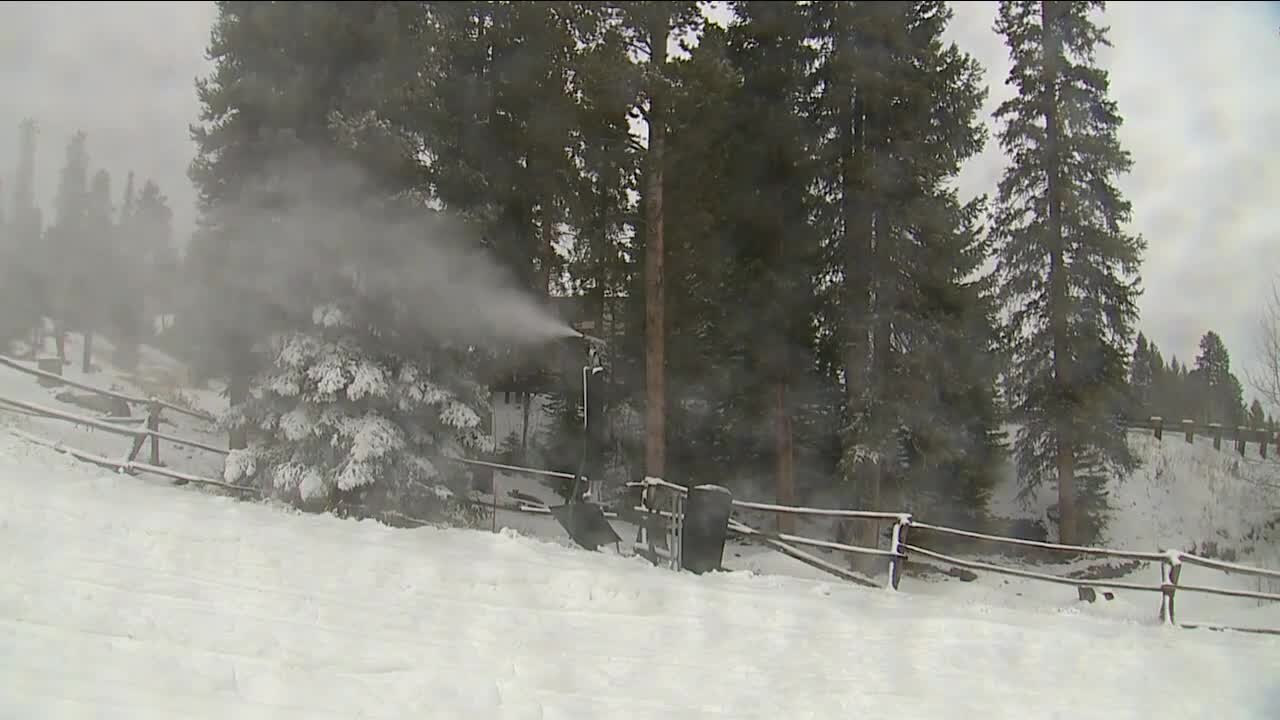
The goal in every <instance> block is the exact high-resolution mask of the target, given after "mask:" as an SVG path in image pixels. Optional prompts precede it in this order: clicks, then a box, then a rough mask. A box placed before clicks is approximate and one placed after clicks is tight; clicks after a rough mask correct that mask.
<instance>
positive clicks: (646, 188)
mask: <svg viewBox="0 0 1280 720" xmlns="http://www.w3.org/2000/svg"><path fill="white" fill-rule="evenodd" d="M617 7H618V9H619V10H620V15H621V24H622V28H623V32H624V36H625V37H626V39H627V41H628V42H629V43H630V44H631V46H632V47H633V48H634V49H635V50H637V51H639V53H640V54H641V55H642V56H643V57H644V63H643V64H642V65H641V74H640V77H641V87H642V93H643V103H642V104H641V106H640V109H639V112H640V114H641V115H642V116H643V118H644V121H645V125H646V128H647V129H648V136H649V137H648V144H647V146H646V148H645V154H644V184H643V186H642V187H643V189H642V191H641V197H642V203H643V205H642V206H643V208H644V216H643V221H642V222H643V228H644V240H643V242H644V272H643V275H642V277H643V279H644V293H643V297H644V327H645V352H644V357H645V463H644V471H645V474H646V475H651V476H656V477H663V476H664V475H665V474H666V458H667V426H666V414H667V410H666V407H667V389H666V376H667V368H666V337H667V320H666V317H667V315H666V281H665V269H664V262H665V258H666V250H665V247H666V246H665V242H664V240H665V235H664V231H665V229H666V214H665V211H664V207H663V201H664V198H665V195H664V184H665V178H666V162H667V161H666V145H667V130H668V117H667V106H668V102H669V98H668V95H669V83H670V77H669V63H668V44H669V42H670V39H671V37H672V36H673V35H675V36H677V37H678V36H680V35H682V34H684V33H687V32H694V33H696V32H697V31H698V29H699V28H700V26H701V25H702V15H701V14H700V13H699V11H698V7H697V5H696V3H693V2H657V1H655V0H633V1H629V2H619V3H617Z"/></svg>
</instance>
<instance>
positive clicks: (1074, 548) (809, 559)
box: [628, 477, 1280, 634]
mask: <svg viewBox="0 0 1280 720" xmlns="http://www.w3.org/2000/svg"><path fill="white" fill-rule="evenodd" d="M628 486H629V487H643V488H644V489H645V497H646V500H647V498H648V491H649V490H651V489H662V490H667V491H671V492H673V493H676V494H677V495H684V494H687V493H688V490H687V489H686V488H684V487H683V486H680V485H676V484H674V483H669V482H667V481H665V480H661V479H659V478H652V477H651V478H645V480H644V481H643V482H638V483H628ZM733 505H734V506H735V507H742V508H749V509H753V510H765V511H771V512H780V513H781V512H785V513H792V514H799V515H822V516H836V517H857V518H867V519H876V520H893V521H894V526H893V532H892V535H891V547H890V549H889V550H887V551H886V550H881V549H879V548H866V547H859V546H854V545H845V544H843V543H834V542H828V541H824V540H815V539H812V538H804V537H800V536H796V535H775V534H768V533H762V532H760V531H758V530H755V529H752V528H749V527H747V526H745V525H743V524H742V523H741V522H739V521H737V520H736V519H730V521H729V530H730V532H735V533H740V534H745V535H748V536H752V537H754V538H756V539H763V540H766V541H768V542H767V543H766V544H770V545H771V546H772V547H774V548H775V549H778V550H780V551H782V552H785V553H786V554H788V555H791V556H792V557H796V559H799V560H801V561H803V562H806V563H807V564H809V565H812V566H814V567H816V568H819V569H822V570H825V571H827V572H829V573H831V574H833V575H837V576H840V577H843V578H845V579H852V580H853V581H854V582H857V583H859V584H862V585H872V586H875V584H874V583H871V582H870V581H868V580H866V579H864V578H862V577H861V576H857V575H856V574H854V573H851V572H850V571H848V570H845V569H843V568H840V567H838V566H835V565H833V564H831V563H828V562H826V561H824V560H822V559H820V558H816V557H814V556H812V555H809V554H807V553H803V552H801V551H798V550H796V549H795V548H793V547H791V546H790V545H788V544H787V543H794V544H804V545H810V546H814V547H822V548H827V549H832V550H838V551H841V552H847V553H856V554H864V555H876V556H880V557H887V558H889V588H891V589H894V590H897V589H898V587H899V581H900V579H901V575H902V569H903V566H904V565H905V563H906V561H907V559H908V557H909V556H910V555H911V554H915V555H918V556H922V557H926V558H930V559H933V560H936V561H939V562H942V563H946V564H948V565H953V566H955V567H961V568H966V569H969V570H979V571H983V572H990V573H996V574H1000V575H1009V576H1013V577H1021V578H1026V579H1028V580H1036V581H1039V582H1046V583H1053V584H1057V585H1071V586H1075V587H1077V588H1112V589H1116V590H1133V591H1137V592H1153V593H1159V594H1160V620H1161V622H1164V623H1167V624H1169V625H1175V626H1179V627H1186V628H1200V627H1203V628H1208V629H1218V630H1238V631H1242V632H1256V633H1268V634H1280V630H1269V629H1261V628H1232V627H1225V626H1214V625H1205V624H1181V625H1180V624H1179V623H1178V622H1177V620H1176V616H1175V612H1174V599H1175V597H1176V594H1177V592H1178V591H1179V590H1181V591H1184V592H1195V593H1203V594H1208V595H1216V596H1220V597H1237V598H1251V599H1255V600H1265V601H1271V602H1280V594H1277V593H1267V592H1260V591H1253V590H1233V589H1229V588H1219V587H1209V586H1204V585H1187V584H1179V582H1178V580H1179V576H1180V575H1181V571H1182V565H1183V564H1184V563H1185V564H1189V565H1197V566H1200V567H1205V568H1209V569H1213V570H1218V571H1220V572H1225V573H1239V574H1244V575H1252V576H1256V577H1265V578H1280V571H1276V570H1268V569H1265V568H1257V567H1251V566H1248V565H1241V564H1238V563H1230V562H1224V561H1221V560H1213V559H1210V558H1205V557H1201V556H1198V555H1193V554H1190V553H1184V552H1181V551H1178V550H1168V551H1163V552H1144V551H1133V550H1113V549H1110V548H1099V547H1089V546H1084V545H1063V544H1059V543H1049V542H1041V541H1036V540H1023V539H1020V538H1010V537H1003V536H1000V535H986V534H984V533H977V532H972V531H969V530H960V529H957V528H949V527H945V526H942V525H932V524H929V523H923V522H919V521H917V520H915V519H914V518H912V516H911V515H910V514H909V513H890V512H870V511H854V510H822V509H815V508H801V507H795V506H784V505H769V504H765V503H752V502H745V501H740V500H734V501H733ZM637 509H640V508H637ZM912 529H915V530H921V531H925V532H936V533H941V534H949V535H955V536H960V537H967V538H971V539H976V540H984V541H987V542H992V543H998V544H1006V545H1019V546H1023V547H1036V548H1041V549H1044V550H1053V551H1057V552H1062V553H1067V554H1075V555H1092V556H1101V557H1111V558H1116V559H1122V560H1138V561H1144V562H1159V563H1160V566H1161V580H1160V583H1159V584H1141V583H1134V582H1125V581H1120V580H1106V579H1101V580H1086V579H1077V578H1068V577H1062V576H1059V575H1051V574H1048V573H1039V572H1035V571H1032V570H1020V569H1016V568H1008V567H1001V566H999V565H993V564H990V563H984V562H979V561H976V560H963V559H961V558H957V557H953V556H950V555H945V554H943V553H939V552H934V551H932V550H929V549H927V548H924V547H921V546H919V545H917V544H912V543H908V542H907V534H908V532H909V531H910V530H912Z"/></svg>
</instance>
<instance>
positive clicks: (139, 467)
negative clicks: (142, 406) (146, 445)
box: [9, 428, 261, 495]
mask: <svg viewBox="0 0 1280 720" xmlns="http://www.w3.org/2000/svg"><path fill="white" fill-rule="evenodd" d="M9 432H10V433H11V434H12V435H14V436H15V437H19V438H22V439H23V440H27V441H29V442H33V443H35V444H37V445H43V446H44V447H48V448H52V449H54V450H57V451H58V452H63V453H66V454H67V455H70V456H71V457H74V458H75V459H77V460H81V461H83V462H88V463H92V464H94V465H98V466H99V467H104V468H107V469H109V470H115V471H117V472H128V473H130V474H132V473H135V472H145V473H149V474H152V475H160V476H162V477H167V478H170V479H172V480H178V481H180V482H184V483H195V484H197V485H211V486H216V487H220V488H223V489H226V490H233V491H236V492H248V493H252V494H255V495H260V494H261V491H260V490H259V489H258V488H255V487H249V486H246V485H236V484H235V483H229V482H224V481H222V480H214V479H211V478H205V477H200V476H199V475H192V474H190V473H184V472H181V471H179V470H171V469H169V468H166V467H160V466H157V465H151V464H149V463H142V462H138V461H136V460H112V459H111V458H108V457H103V456H102V455H96V454H94V453H91V452H86V451H84V450H79V449H76V448H73V447H69V446H67V445H65V444H63V443H61V442H57V441H55V440H50V439H48V438H44V437H41V436H39V435H36V434H34V433H29V432H26V431H25V430H19V429H18V428H9Z"/></svg>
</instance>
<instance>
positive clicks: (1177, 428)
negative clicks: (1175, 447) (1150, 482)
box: [1124, 416, 1280, 458]
mask: <svg viewBox="0 0 1280 720" xmlns="http://www.w3.org/2000/svg"><path fill="white" fill-rule="evenodd" d="M1124 425H1125V427H1127V428H1129V429H1132V430H1149V431H1151V432H1152V434H1154V435H1155V438H1156V440H1163V439H1164V434H1165V431H1170V432H1173V433H1176V434H1180V435H1182V437H1183V439H1184V440H1185V441H1186V442H1188V443H1190V442H1194V441H1195V437H1196V436H1197V435H1199V436H1201V437H1209V438H1211V439H1212V440H1213V449H1214V450H1221V449H1222V441H1223V440H1224V439H1229V440H1231V442H1232V444H1233V445H1234V446H1235V450H1236V452H1238V453H1239V454H1240V455H1244V454H1245V452H1246V448H1247V447H1248V445H1249V444H1250V443H1253V444H1255V445H1257V447H1258V456H1259V457H1263V458H1265V457H1267V448H1268V447H1272V448H1276V449H1277V452H1278V453H1280V432H1272V431H1270V430H1264V429H1259V428H1250V427H1246V426H1244V425H1237V426H1236V427H1234V428H1229V427H1226V426H1224V425H1222V424H1221V423H1201V422H1196V421H1195V420H1185V419H1184V420H1179V421H1177V422H1168V421H1166V420H1165V419H1164V418H1161V417H1158V416H1152V417H1150V418H1147V419H1146V420H1126V421H1125V422H1124Z"/></svg>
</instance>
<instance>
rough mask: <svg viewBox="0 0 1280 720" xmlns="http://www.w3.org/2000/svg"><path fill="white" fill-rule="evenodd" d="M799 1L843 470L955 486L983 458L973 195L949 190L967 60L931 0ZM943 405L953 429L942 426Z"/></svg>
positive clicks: (989, 335)
mask: <svg viewBox="0 0 1280 720" xmlns="http://www.w3.org/2000/svg"><path fill="white" fill-rule="evenodd" d="M810 7H811V12H812V13H813V18H814V20H813V22H814V31H815V32H814V34H815V39H817V40H819V41H820V42H821V45H822V47H824V48H825V49H824V51H823V53H822V54H821V56H820V58H819V62H818V63H817V65H816V69H815V73H814V76H813V79H814V82H815V86H816V90H817V100H816V102H815V104H814V106H813V110H812V113H813V117H814V118H815V120H816V122H817V123H818V124H819V127H820V128H821V131H822V136H823V137H824V138H825V141H824V143H823V145H822V147H821V155H820V157H821V158H822V166H823V167H824V168H825V169H826V170H827V172H826V173H824V174H823V176H822V177H821V178H820V181H819V183H818V187H819V188H820V192H821V193H822V197H823V198H824V200H825V202H824V203H823V205H822V207H820V208H819V212H818V215H817V217H818V218H819V222H820V223H821V224H822V226H823V227H824V231H825V233H826V235H827V238H828V239H827V241H826V243H825V246H826V249H827V252H828V261H829V263H830V270H829V274H830V276H832V277H835V278H838V283H836V284H835V285H833V287H832V289H831V290H830V291H828V292H827V293H825V295H826V297H827V301H828V303H829V305H828V308H827V309H826V310H824V311H823V314H824V316H825V317H826V320H825V322H826V323H827V324H828V325H829V327H830V328H831V329H830V331H829V335H828V339H827V340H826V341H825V343H828V344H829V345H828V347H829V348H832V349H831V350H828V351H825V352H827V353H829V357H833V358H834V357H835V356H836V355H837V353H838V355H839V357H840V358H841V359H840V361H839V365H838V368H839V375H840V377H841V381H842V383H843V385H844V388H845V392H846V412H847V414H846V421H845V422H846V429H845V431H844V433H843V445H844V458H843V461H842V468H843V473H844V475H845V477H846V478H849V479H851V480H854V481H855V488H856V489H855V495H856V497H857V502H858V503H859V505H862V506H866V507H877V506H881V505H883V504H884V503H885V501H886V498H884V497H883V494H882V488H883V485H884V483H883V480H884V478H885V477H886V476H889V475H892V476H896V477H897V479H898V480H906V481H907V482H908V483H910V484H911V489H909V490H908V492H909V493H912V496H913V497H915V498H917V499H920V500H924V499H925V498H926V497H928V498H929V499H937V498H938V497H939V494H941V495H942V496H943V497H948V498H952V497H958V496H960V495H963V494H965V493H964V491H962V490H960V489H959V488H960V486H962V485H965V484H966V483H967V482H968V480H964V481H956V482H955V483H954V485H952V486H948V483H947V482H946V481H945V480H944V477H945V476H946V475H948V474H949V470H948V469H947V468H952V469H954V466H953V465H952V464H953V463H955V462H957V461H960V462H963V461H964V460H968V459H972V460H975V461H976V462H977V465H975V466H973V467H974V468H978V467H981V466H982V464H983V463H984V462H986V461H984V460H982V459H980V458H983V457H984V456H989V453H988V451H989V450H991V449H993V444H992V443H993V442H994V440H995V438H994V437H993V435H992V434H991V433H989V432H988V430H989V429H993V428H994V422H995V416H994V412H995V378H996V373H997V372H998V365H997V364H996V363H995V362H994V359H995V357H996V354H995V353H994V350H995V349H996V345H997V342H996V340H997V337H996V335H995V333H994V332H993V330H992V327H991V314H992V311H993V309H994V307H993V305H992V304H991V295H990V293H989V291H988V290H987V289H986V284H985V283H984V282H983V281H982V280H981V278H980V275H979V274H978V273H977V269H978V268H979V267H980V266H981V265H982V264H983V262H984V260H985V258H986V255H987V245H986V244H985V241H984V239H983V237H982V233H981V232H980V228H979V227H978V223H977V222H976V219H977V217H978V214H979V213H980V212H981V209H982V200H981V199H979V200H978V201H976V202H975V203H974V204H971V205H969V206H963V205H961V204H960V203H959V201H958V199H957V197H956V196H955V194H954V192H953V191H952V190H951V188H950V183H951V181H952V179H953V178H954V177H955V175H956V174H957V173H958V171H959V166H960V164H961V163H962V162H963V161H964V160H965V159H966V158H968V157H970V156H972V155H973V154H974V153H976V152H978V151H979V150H980V149H981V148H982V145H983V143H984V140H985V133H984V130H983V128H982V124H981V122H980V120H979V118H978V116H977V113H978V110H979V108H980V107H981V104H982V101H983V98H984V97H985V94H984V90H983V89H982V88H981V84H980V78H981V68H980V67H979V66H978V65H977V63H976V62H975V61H974V60H973V59H972V58H971V57H970V56H968V55H967V54H965V53H963V52H961V51H960V50H959V48H957V47H956V46H955V45H951V44H947V43H945V42H944V41H943V39H942V34H943V32H944V31H945V29H946V27H947V24H948V23H949V22H950V19H951V11H950V10H949V9H948V8H947V7H946V5H945V4H943V3H933V2H917V3H880V4H877V3H815V4H813V5H812V6H810ZM970 333H972V335H970ZM834 348H839V350H838V351H836V350H835V349H834ZM945 353H951V354H950V355H949V356H948V357H943V356H942V354H945ZM944 377H945V378H946V381H944V382H939V380H940V379H941V378H944ZM952 418H965V420H961V421H960V424H959V427H962V428H963V430H961V431H959V432H955V433H950V434H949V433H947V432H945V431H943V428H944V427H945V426H946V425H947V423H948V422H949V421H950V420H951V419H952ZM979 418H980V420H977V422H970V421H972V420H975V419H979ZM953 427H954V426H953ZM903 451H906V452H905V454H904V452H903ZM970 451H972V454H971V455H970ZM962 459H963V460H962ZM903 460H905V461H906V462H905V463H903V462H902V461H903ZM976 474H977V475H982V474H983V473H982V472H981V471H978V472H977V473H976ZM969 479H972V477H970V478H969ZM988 481H989V480H988ZM894 485H898V483H894ZM903 487H904V488H905V487H907V485H906V484H903ZM917 491H918V492H917ZM977 494H978V495H980V494H981V493H977ZM971 499H972V501H973V502H975V503H979V502H980V501H979V500H978V499H977V498H976V497H973V498H971ZM866 525H867V527H866V528H865V530H866V531H867V532H870V531H871V530H872V528H871V527H870V524H869V523H868V524H866ZM873 539H874V538H871V537H870V536H864V537H862V538H861V539H860V540H861V541H862V542H870V541H872V540H873Z"/></svg>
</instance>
